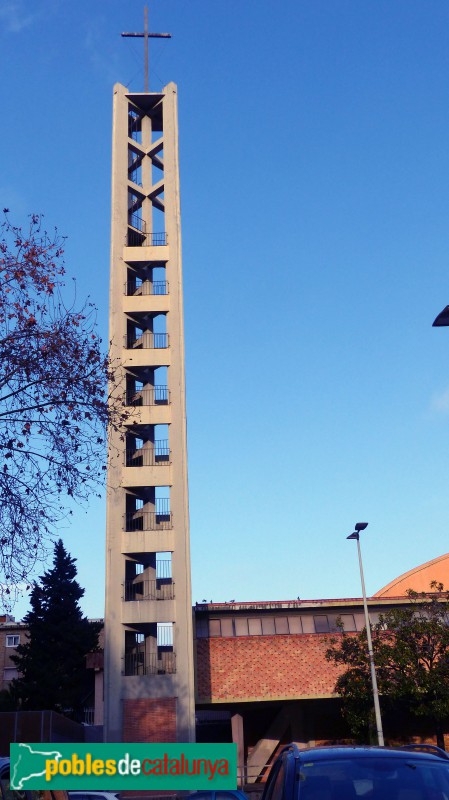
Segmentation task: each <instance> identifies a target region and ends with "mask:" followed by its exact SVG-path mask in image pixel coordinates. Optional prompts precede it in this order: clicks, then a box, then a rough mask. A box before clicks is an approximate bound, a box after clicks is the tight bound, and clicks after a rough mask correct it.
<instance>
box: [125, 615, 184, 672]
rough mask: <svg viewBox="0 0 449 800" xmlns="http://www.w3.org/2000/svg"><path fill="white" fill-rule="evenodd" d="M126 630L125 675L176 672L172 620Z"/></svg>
mask: <svg viewBox="0 0 449 800" xmlns="http://www.w3.org/2000/svg"><path fill="white" fill-rule="evenodd" d="M141 628H142V629H141V630H139V631H126V632H125V658H124V662H125V663H124V674H125V675H169V674H174V673H175V672H176V654H175V652H174V647H173V633H174V630H173V629H174V624H173V623H172V622H157V623H149V624H147V625H144V626H141Z"/></svg>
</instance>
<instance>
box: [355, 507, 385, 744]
mask: <svg viewBox="0 0 449 800" xmlns="http://www.w3.org/2000/svg"><path fill="white" fill-rule="evenodd" d="M366 527H368V523H367V522H357V524H356V525H355V530H354V532H353V533H351V534H350V536H347V537H346V538H347V539H356V541H357V552H358V554H359V567H360V580H361V583H362V595H363V608H364V611H365V625H366V640H367V644H368V658H369V667H370V672H371V683H372V685H373V700H374V713H375V715H376V728H377V741H378V744H379V746H380V747H383V746H384V733H383V729H382V717H381V715H380V705H379V691H378V688H377V678H376V667H375V665H374V654H373V641H372V638H371V623H370V619H369V614H368V604H367V602H366V591H365V578H364V577H363V564H362V551H361V549H360V531H364V530H365V528H366Z"/></svg>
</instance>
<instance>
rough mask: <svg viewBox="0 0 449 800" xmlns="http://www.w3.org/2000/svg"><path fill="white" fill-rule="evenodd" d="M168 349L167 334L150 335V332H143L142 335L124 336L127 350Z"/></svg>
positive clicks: (131, 334)
mask: <svg viewBox="0 0 449 800" xmlns="http://www.w3.org/2000/svg"><path fill="white" fill-rule="evenodd" d="M166 347H168V333H152V332H151V331H144V332H143V333H140V334H137V333H135V334H134V333H130V334H128V335H127V336H125V348H126V349H127V350H135V349H137V348H142V349H143V350H164V349H165V348H166Z"/></svg>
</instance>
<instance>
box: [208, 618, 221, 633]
mask: <svg viewBox="0 0 449 800" xmlns="http://www.w3.org/2000/svg"><path fill="white" fill-rule="evenodd" d="M209 636H211V637H212V636H221V620H219V619H210V620H209Z"/></svg>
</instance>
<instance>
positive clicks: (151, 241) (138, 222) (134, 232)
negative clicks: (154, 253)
mask: <svg viewBox="0 0 449 800" xmlns="http://www.w3.org/2000/svg"><path fill="white" fill-rule="evenodd" d="M126 244H127V246H128V247H164V246H165V245H166V244H167V234H166V233H165V232H163V233H162V232H157V233H154V232H151V233H147V229H146V223H145V220H143V219H142V218H141V217H139V215H138V214H134V213H132V212H129V214H128V235H127V241H126Z"/></svg>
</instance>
